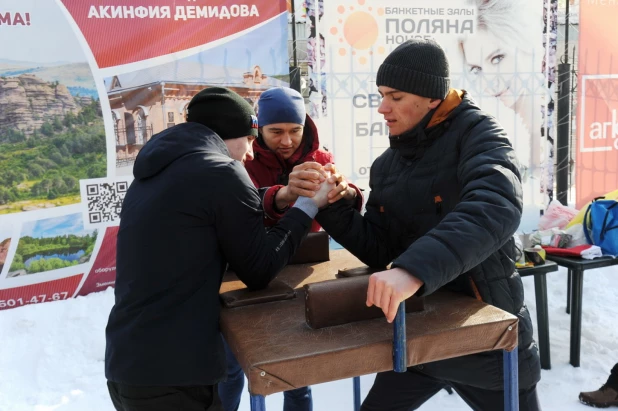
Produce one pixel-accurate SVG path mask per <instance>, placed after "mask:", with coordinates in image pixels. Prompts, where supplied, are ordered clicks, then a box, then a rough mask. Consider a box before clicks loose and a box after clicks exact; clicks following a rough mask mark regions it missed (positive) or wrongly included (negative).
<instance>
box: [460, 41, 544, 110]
mask: <svg viewBox="0 0 618 411" xmlns="http://www.w3.org/2000/svg"><path fill="white" fill-rule="evenodd" d="M461 51H462V53H463V56H464V61H465V69H466V70H468V71H469V73H470V74H472V75H474V76H476V77H477V78H478V81H479V84H481V85H482V91H484V92H485V93H487V94H489V95H492V96H494V97H496V98H499V99H500V100H501V101H502V102H503V103H504V104H505V105H506V106H507V107H513V106H514V105H515V102H516V101H517V100H518V98H519V97H520V96H521V94H523V93H525V90H524V89H523V87H522V85H521V82H519V81H516V80H515V79H517V78H519V77H520V76H518V75H516V73H521V74H524V73H525V74H531V73H532V72H533V71H534V67H533V64H532V59H531V55H530V54H528V53H524V52H522V51H520V50H517V49H515V48H514V47H513V46H511V45H506V44H504V43H503V42H501V41H500V40H498V39H497V38H496V36H494V35H492V34H490V33H489V32H488V31H486V30H479V31H478V32H477V34H476V35H474V36H471V37H468V38H466V39H465V40H463V41H462V42H461ZM539 67H540V63H539Z"/></svg>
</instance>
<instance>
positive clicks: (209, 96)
mask: <svg viewBox="0 0 618 411" xmlns="http://www.w3.org/2000/svg"><path fill="white" fill-rule="evenodd" d="M187 121H192V122H195V123H200V124H203V125H205V126H206V127H208V128H210V129H211V130H212V131H214V132H215V133H217V134H218V135H219V137H221V138H222V139H223V140H226V139H230V138H238V137H245V136H254V137H257V135H258V123H257V117H256V115H255V111H254V110H253V107H251V104H249V103H248V102H247V101H245V99H243V98H242V97H241V96H239V95H238V94H237V93H235V92H233V91H232V90H230V89H227V88H225V87H209V88H206V89H204V90H202V91H200V92H199V93H197V94H196V95H195V96H194V97H193V98H192V99H191V101H190V102H189V105H188V106H187Z"/></svg>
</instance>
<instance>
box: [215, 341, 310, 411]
mask: <svg viewBox="0 0 618 411" xmlns="http://www.w3.org/2000/svg"><path fill="white" fill-rule="evenodd" d="M223 345H224V347H225V357H226V360H227V381H224V382H221V383H219V397H220V398H221V402H222V403H223V409H224V410H225V411H236V410H238V406H239V405H240V397H241V396H242V390H243V388H244V387H245V374H244V373H243V371H242V368H240V364H239V363H238V361H237V360H236V357H234V354H232V350H230V347H229V346H228V345H227V342H225V339H224V340H223ZM312 410H313V399H312V398H311V388H310V387H302V388H297V389H295V390H290V391H285V392H284V393H283V411H312Z"/></svg>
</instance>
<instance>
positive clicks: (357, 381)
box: [354, 377, 361, 411]
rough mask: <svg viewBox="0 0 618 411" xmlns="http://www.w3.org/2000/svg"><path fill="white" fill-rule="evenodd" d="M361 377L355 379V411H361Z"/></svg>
mask: <svg viewBox="0 0 618 411" xmlns="http://www.w3.org/2000/svg"><path fill="white" fill-rule="evenodd" d="M360 406H361V398H360V377H354V411H360Z"/></svg>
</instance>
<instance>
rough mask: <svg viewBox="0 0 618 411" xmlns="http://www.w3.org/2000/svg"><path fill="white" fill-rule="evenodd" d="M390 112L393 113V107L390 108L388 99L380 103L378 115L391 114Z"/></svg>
mask: <svg viewBox="0 0 618 411" xmlns="http://www.w3.org/2000/svg"><path fill="white" fill-rule="evenodd" d="M390 111H391V107H390V106H389V104H388V102H387V101H386V99H384V98H383V99H382V101H381V102H380V106H378V113H380V114H387V113H390Z"/></svg>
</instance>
